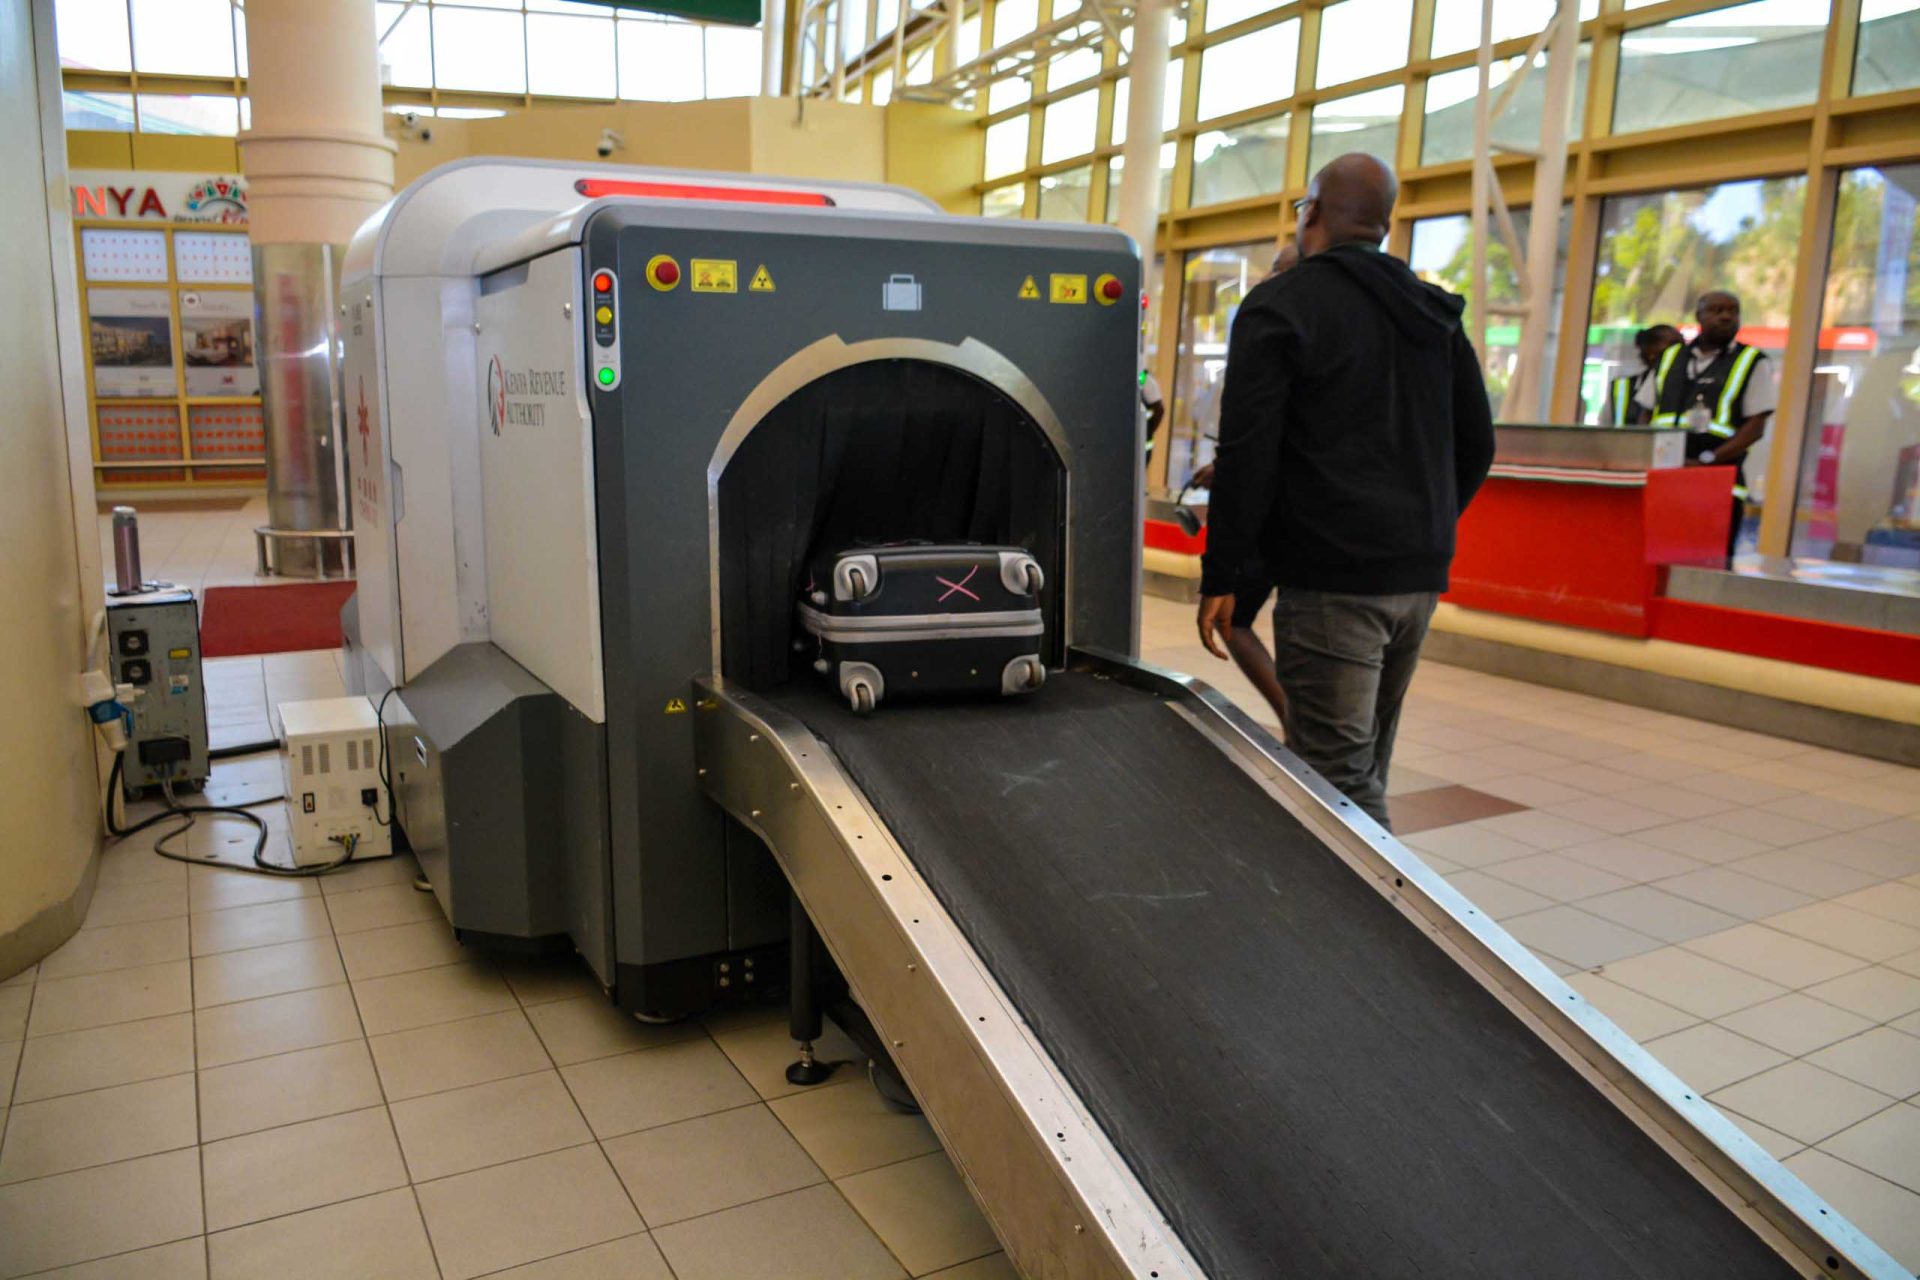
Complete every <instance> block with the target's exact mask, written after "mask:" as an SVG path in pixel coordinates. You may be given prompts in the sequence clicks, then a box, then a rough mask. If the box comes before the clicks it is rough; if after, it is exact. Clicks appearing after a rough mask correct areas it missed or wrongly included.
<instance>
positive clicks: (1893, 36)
mask: <svg viewBox="0 0 1920 1280" xmlns="http://www.w3.org/2000/svg"><path fill="white" fill-rule="evenodd" d="M64 49H65V44H64V42H63V43H62V50H63V51H64ZM1915 86H1920V0H1860V40H1859V43H1858V44H1857V45H1855V46H1854V53H1853V92H1855V93H1856V94H1869V93H1891V92H1893V91H1894V90H1895V89H1912V88H1914V87H1915Z"/></svg>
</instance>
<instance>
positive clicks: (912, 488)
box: [718, 359, 1066, 691]
mask: <svg viewBox="0 0 1920 1280" xmlns="http://www.w3.org/2000/svg"><path fill="white" fill-rule="evenodd" d="M718 504H719V525H720V555H719V567H720V635H721V663H722V669H723V670H724V672H725V674H726V675H727V677H728V678H729V679H731V680H736V681H739V682H740V683H741V684H743V685H745V686H746V687H748V688H750V689H754V690H759V691H765V690H769V689H773V688H776V687H778V686H780V685H783V684H785V683H787V682H788V681H789V680H792V679H795V678H797V677H800V676H805V677H807V678H812V673H811V672H810V671H809V670H808V669H807V659H806V657H805V655H803V654H799V653H796V652H795V650H794V648H793V641H794V637H795V635H796V634H797V627H796V622H795V616H794V605H795V602H796V600H797V599H798V598H799V595H800V592H801V591H802V590H803V589H804V588H805V587H806V585H807V582H808V579H809V575H810V574H821V570H822V566H824V565H825V564H826V563H828V562H829V561H830V559H831V558H832V556H833V555H834V554H835V553H837V552H839V551H842V550H845V549H846V548H849V547H852V546H854V545H856V544H861V543H885V542H900V541H910V540H911V541H926V542H979V543H986V544H998V545H1006V546H1020V547H1024V548H1025V549H1026V550H1027V551H1028V552H1029V553H1031V554H1032V555H1033V557H1034V558H1035V559H1036V560H1038V561H1039V562H1040V564H1041V566H1042V568H1043V569H1044V570H1045V574H1046V587H1045V588H1044V590H1043V591H1042V592H1041V601H1040V604H1041V610H1042V613H1043V615H1044V616H1045V618H1046V623H1047V636H1046V648H1045V650H1044V655H1045V657H1046V660H1047V662H1048V664H1049V665H1051V666H1058V665H1059V664H1060V662H1061V661H1062V659H1063V655H1064V647H1063V637H1062V630H1063V629H1062V626H1061V621H1062V618H1063V617H1064V612H1063V607H1062V603H1063V601H1064V599H1065V593H1064V592H1063V590H1062V585H1063V584H1064V581H1065V572H1064V570H1065V565H1066V556H1065V552H1066V537H1065V529H1066V468H1065V466H1064V464H1063V462H1062V460H1061V458H1060V455H1059V453H1058V452H1057V451H1056V450H1055V448H1054V447H1053V444H1052V442H1050V441H1049V440H1048V439H1047V437H1046V433H1045V432H1044V431H1043V430H1041V428H1040V425H1039V424H1038V423H1036V422H1035V421H1034V420H1033V417H1032V416H1031V415H1030V414H1028V413H1027V411H1026V410H1025V409H1023V408H1021V407H1020V405H1019V404H1018V403H1016V402H1015V401H1014V400H1013V399H1012V398H1011V397H1009V396H1008V395H1006V394H1005V393H1004V392H1003V391H1001V390H1000V389H999V388H997V387H994V386H993V385H991V384H990V383H988V382H985V381H983V380H981V379H980V378H977V377H975V376H974V375H972V374H970V373H966V372H964V371H962V370H959V369H955V368H951V367H949V366H946V365H941V364H936V363H934V362H932V361H926V360H909V359H888V360H874V361H869V362H866V363H862V364H855V365H849V366H847V367H845V368H842V369H836V370H834V371H833V372H831V373H828V374H825V375H824V376H822V377H820V378H818V379H816V380H814V381H813V382H810V383H808V384H807V385H805V386H803V387H801V388H800V389H799V390H798V391H796V392H794V393H793V394H792V395H790V396H788V397H787V398H786V399H785V400H783V401H781V402H780V403H779V404H778V405H776V406H775V407H774V408H773V409H772V410H770V411H769V412H768V413H767V415H766V416H765V417H763V418H762V419H761V420H760V421H759V422H758V423H757V424H755V426H754V428H753V430H752V431H751V432H749V433H748V435H747V437H746V439H745V440H744V441H742V442H741V445H740V447H739V449H738V450H737V451H735V453H734V454H733V457H732V458H731V460H730V461H729V462H728V463H727V467H726V470H725V471H724V472H723V473H722V474H721V476H720V480H719V484H718ZM822 576H824V575H822Z"/></svg>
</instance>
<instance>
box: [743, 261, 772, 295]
mask: <svg viewBox="0 0 1920 1280" xmlns="http://www.w3.org/2000/svg"><path fill="white" fill-rule="evenodd" d="M747 288H749V289H751V290H753V291H754V292H755V293H772V292H773V277H772V276H770V275H768V274H767V264H766V263H764V262H763V263H761V264H760V265H759V266H757V267H755V268H754V269H753V279H751V280H749V281H747Z"/></svg>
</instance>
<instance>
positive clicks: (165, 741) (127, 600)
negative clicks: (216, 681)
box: [107, 586, 210, 795]
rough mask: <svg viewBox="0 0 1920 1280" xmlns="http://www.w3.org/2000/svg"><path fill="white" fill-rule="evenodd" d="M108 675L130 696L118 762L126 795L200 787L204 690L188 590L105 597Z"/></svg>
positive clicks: (195, 611)
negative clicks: (169, 786)
mask: <svg viewBox="0 0 1920 1280" xmlns="http://www.w3.org/2000/svg"><path fill="white" fill-rule="evenodd" d="M107 644H108V652H109V657H108V664H109V667H108V669H109V670H110V671H111V672H112V674H113V681H114V683H115V684H121V685H132V686H133V687H134V688H135V689H136V690H137V691H138V695H139V696H138V697H136V698H135V699H134V701H133V703H132V712H133V723H132V725H131V727H130V729H129V732H128V734H127V747H126V751H125V753H124V754H123V756H122V763H121V784H122V786H124V787H125V789H126V792H127V794H128V795H134V794H137V793H138V792H141V791H144V790H146V789H147V788H149V787H156V786H159V785H160V784H161V783H163V782H169V783H173V784H175V785H179V784H182V783H199V782H204V781H205V780H206V778H207V775H208V772H209V769H210V766H209V764H208V762H207V692H206V686H205V684H204V682H203V681H202V678H201V670H200V609H199V606H198V604H197V603H196V602H195V601H194V598H193V592H191V591H188V590H186V589H185V588H183V587H165V586H163V587H158V588H155V589H154V590H150V591H143V592H140V593H139V594H136V595H124V596H109V597H108V599H107Z"/></svg>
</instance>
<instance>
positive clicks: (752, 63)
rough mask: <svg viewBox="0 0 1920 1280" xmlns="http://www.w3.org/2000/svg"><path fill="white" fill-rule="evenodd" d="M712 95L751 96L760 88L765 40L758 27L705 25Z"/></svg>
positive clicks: (716, 96)
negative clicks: (763, 40) (761, 60)
mask: <svg viewBox="0 0 1920 1280" xmlns="http://www.w3.org/2000/svg"><path fill="white" fill-rule="evenodd" d="M701 34H702V35H703V36H705V37H706V45H707V83H706V93H707V96H708V97H709V98H751V97H753V96H754V95H755V94H757V93H759V92H760V55H761V52H762V50H763V48H764V44H763V42H762V40H761V38H760V32H759V30H758V28H755V27H704V28H702V29H701Z"/></svg>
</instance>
